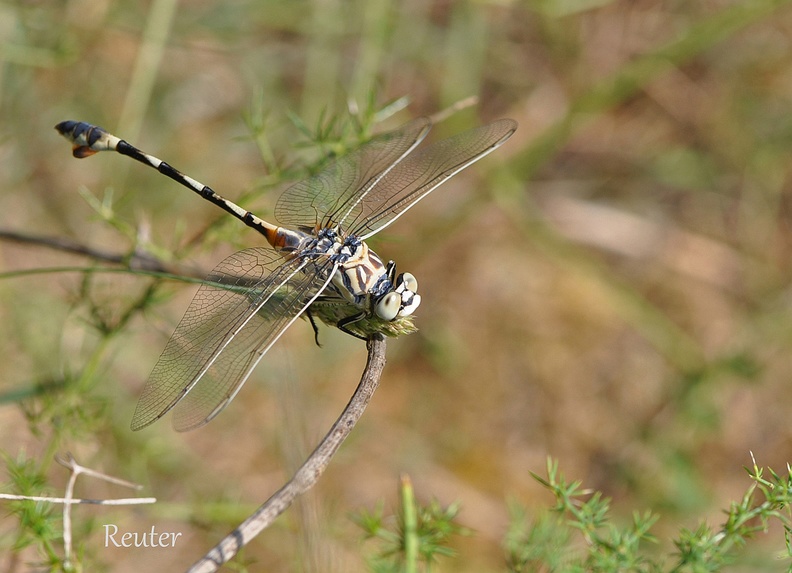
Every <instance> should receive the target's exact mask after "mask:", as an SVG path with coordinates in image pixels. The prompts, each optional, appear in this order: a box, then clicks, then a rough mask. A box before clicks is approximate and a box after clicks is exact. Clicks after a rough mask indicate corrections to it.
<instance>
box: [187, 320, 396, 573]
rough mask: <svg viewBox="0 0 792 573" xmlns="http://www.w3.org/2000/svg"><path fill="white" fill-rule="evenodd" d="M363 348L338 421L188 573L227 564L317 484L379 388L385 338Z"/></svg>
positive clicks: (202, 572) (381, 337)
mask: <svg viewBox="0 0 792 573" xmlns="http://www.w3.org/2000/svg"><path fill="white" fill-rule="evenodd" d="M366 348H367V349H368V358H367V361H366V368H365V370H363V375H362V376H361V378H360V384H358V387H357V389H356V390H355V393H354V394H353V395H352V398H351V399H350V400H349V403H348V404H347V405H346V408H344V411H343V412H342V413H341V415H340V416H339V417H338V420H336V422H335V424H333V427H332V428H331V429H330V431H329V432H328V433H327V435H326V436H325V437H324V439H323V440H322V441H321V442H320V443H319V445H318V446H317V447H316V449H315V450H314V451H313V453H312V454H311V455H310V456H308V459H306V460H305V463H304V464H303V465H302V466H301V467H300V469H298V470H297V472H296V473H295V474H294V477H292V479H291V480H289V481H288V482H287V483H286V485H284V486H283V487H282V488H281V489H279V490H278V491H277V492H276V493H275V494H273V496H272V497H270V498H269V499H268V500H267V501H266V502H265V503H264V504H263V505H262V506H261V507H259V508H258V509H257V510H256V511H255V513H253V514H252V515H251V516H250V517H248V518H247V519H246V520H245V521H244V522H243V523H242V524H240V525H239V527H237V528H236V529H235V530H234V531H232V532H231V533H229V534H228V535H227V536H226V537H225V539H223V540H222V541H221V542H220V543H218V544H217V545H216V546H215V547H214V548H212V549H211V550H210V551H209V552H208V553H207V554H206V555H204V556H203V558H201V560H200V561H198V562H196V563H195V564H194V565H193V566H192V567H190V569H188V573H210V572H211V571H217V570H218V569H219V568H220V566H221V565H223V564H224V563H227V562H228V561H229V560H230V559H231V558H232V557H234V555H236V554H237V552H238V551H239V550H240V549H241V548H242V547H244V546H245V545H247V544H248V543H249V542H250V541H251V540H252V539H253V538H254V537H256V535H258V534H259V533H261V532H262V531H263V530H264V529H265V528H266V527H268V526H270V525H271V524H272V523H273V522H274V521H275V519H276V518H277V517H278V516H279V515H280V514H281V513H283V512H284V511H286V509H287V508H288V507H289V506H290V505H291V504H292V502H293V501H294V500H295V499H296V498H297V496H299V495H301V494H303V493H305V492H306V491H308V490H309V489H311V488H312V487H313V486H314V485H315V484H316V482H317V481H319V478H320V477H321V475H322V473H324V471H325V469H326V468H327V466H328V464H329V463H330V459H331V458H332V457H333V455H335V453H336V451H337V450H338V448H339V446H340V445H341V443H342V442H343V441H344V440H345V439H346V438H347V436H349V434H350V432H351V431H352V428H354V427H355V424H357V421H358V420H359V419H360V417H361V416H362V415H363V411H364V410H365V409H366V406H367V405H368V403H369V400H371V397H372V396H373V395H374V392H375V391H376V390H377V387H378V386H379V381H380V376H382V369H383V368H384V367H385V338H384V337H383V336H382V335H379V334H377V335H375V336H374V337H372V338H371V339H369V341H368V342H367V343H366Z"/></svg>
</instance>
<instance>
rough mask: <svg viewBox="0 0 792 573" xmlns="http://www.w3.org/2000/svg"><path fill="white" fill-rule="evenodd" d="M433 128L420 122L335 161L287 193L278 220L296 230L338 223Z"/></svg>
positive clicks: (277, 209)
mask: <svg viewBox="0 0 792 573" xmlns="http://www.w3.org/2000/svg"><path fill="white" fill-rule="evenodd" d="M430 128H431V123H430V121H429V120H428V119H426V118H419V119H416V120H413V121H411V122H409V123H407V124H405V125H403V126H402V127H401V128H400V129H398V130H397V131H393V132H389V133H384V134H382V135H378V136H377V137H375V138H374V139H372V140H371V141H369V142H368V143H366V144H365V145H363V146H361V147H360V148H358V149H357V150H355V151H353V152H351V153H349V154H348V155H345V156H343V157H341V158H339V159H336V160H335V161H333V162H331V163H330V164H329V165H328V166H327V167H326V168H325V169H324V170H322V171H321V172H319V173H318V174H316V175H314V176H313V177H310V178H308V179H306V180H304V181H301V182H299V183H297V184H295V185H293V186H291V187H289V188H288V189H287V190H286V191H284V192H283V195H281V197H280V199H279V200H278V202H277V204H276V205H275V218H276V219H277V220H278V221H279V222H280V223H281V224H283V225H290V226H293V227H311V228H312V227H314V225H316V224H317V223H318V224H320V225H321V226H328V225H329V224H331V223H338V221H337V220H336V218H337V217H338V216H339V215H342V214H345V213H347V212H349V211H350V206H351V208H352V210H353V211H355V210H357V209H358V205H359V203H358V199H359V198H360V196H361V195H363V194H365V193H366V191H367V189H369V188H370V187H372V186H375V185H376V183H377V181H378V180H379V178H380V177H382V176H384V174H386V173H387V172H388V170H389V169H391V168H392V167H393V166H394V165H396V164H398V162H399V161H401V160H402V159H403V158H404V157H405V156H406V155H407V154H408V153H410V151H411V150H412V149H414V148H415V146H416V145H418V144H419V143H420V142H421V140H422V139H423V138H424V137H426V134H427V133H428V132H429V129H430Z"/></svg>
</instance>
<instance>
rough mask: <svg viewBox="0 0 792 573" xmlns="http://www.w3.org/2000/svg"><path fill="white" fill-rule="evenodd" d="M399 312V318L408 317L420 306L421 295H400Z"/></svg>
mask: <svg viewBox="0 0 792 573" xmlns="http://www.w3.org/2000/svg"><path fill="white" fill-rule="evenodd" d="M401 296H402V300H401V310H400V311H399V316H410V315H411V314H412V313H414V312H415V310H416V309H417V308H418V305H420V304H421V295H419V294H415V293H414V292H412V291H407V292H405V293H402V295H401Z"/></svg>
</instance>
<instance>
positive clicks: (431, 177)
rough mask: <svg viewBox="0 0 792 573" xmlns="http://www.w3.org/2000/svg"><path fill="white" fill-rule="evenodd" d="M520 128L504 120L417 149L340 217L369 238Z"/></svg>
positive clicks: (347, 227)
mask: <svg viewBox="0 0 792 573" xmlns="http://www.w3.org/2000/svg"><path fill="white" fill-rule="evenodd" d="M516 129H517V122H515V121H513V120H511V119H501V120H498V121H496V122H493V123H490V124H489V125H485V126H483V127H479V128H476V129H472V130H470V131H466V132H464V133H460V134H459V135H455V136H454V137H449V138H448V139H443V140H441V141H438V142H436V143H433V144H432V145H429V146H426V147H424V148H422V149H419V150H417V151H414V152H413V153H411V154H410V155H408V156H407V157H406V158H405V159H404V160H402V161H400V162H399V163H397V164H396V165H394V166H393V168H392V169H390V170H389V171H388V172H387V173H385V174H384V175H383V176H382V178H380V179H379V180H378V181H377V182H376V184H375V185H372V186H370V187H369V188H367V189H365V190H364V192H362V193H360V195H359V197H357V198H356V200H357V201H358V204H357V205H350V206H349V207H348V215H346V216H341V217H340V220H339V222H340V223H341V224H342V226H343V227H344V229H345V230H346V231H347V232H348V233H352V234H354V235H357V236H358V237H359V238H361V239H363V240H365V239H367V238H368V237H370V236H371V235H373V234H374V233H376V232H377V231H380V230H382V229H383V228H384V227H387V226H388V225H390V224H391V223H392V222H393V221H395V220H396V219H397V218H398V217H399V216H401V215H402V214H403V213H404V212H405V211H407V209H409V208H410V207H412V206H413V205H415V203H417V202H418V201H420V200H421V199H423V198H424V197H426V196H427V195H428V194H429V193H431V192H432V191H434V190H435V189H436V188H437V187H438V186H440V185H442V184H443V183H444V182H446V181H448V179H450V178H451V177H453V176H454V175H455V174H457V173H459V172H460V171H462V170H463V169H464V168H465V167H467V166H469V165H471V164H472V163H475V162H476V161H478V160H479V159H481V158H482V157H484V156H485V155H487V154H488V153H490V152H492V151H494V150H495V149H497V148H498V147H500V145H502V144H503V143H504V142H505V141H506V140H507V139H509V138H510V137H511V136H512V134H513V133H514V131H515V130H516Z"/></svg>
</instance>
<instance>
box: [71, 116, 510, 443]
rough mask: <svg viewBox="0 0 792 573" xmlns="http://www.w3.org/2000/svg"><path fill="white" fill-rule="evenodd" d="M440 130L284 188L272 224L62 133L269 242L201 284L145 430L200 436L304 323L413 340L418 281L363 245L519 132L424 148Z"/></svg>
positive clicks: (359, 153)
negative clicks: (189, 195)
mask: <svg viewBox="0 0 792 573" xmlns="http://www.w3.org/2000/svg"><path fill="white" fill-rule="evenodd" d="M431 127H432V122H431V120H430V119H428V118H418V119H415V120H412V121H410V122H408V123H406V124H405V125H403V126H401V127H400V128H399V129H397V130H395V131H392V132H388V133H384V134H380V135H377V136H375V137H373V138H372V139H371V140H369V141H368V142H367V143H365V144H364V145H362V146H361V147H359V148H358V149H356V150H355V151H352V152H350V153H348V154H347V155H344V156H342V157H340V158H337V159H335V160H333V161H331V162H330V163H329V164H328V165H327V166H326V167H325V168H324V169H322V170H321V171H320V172H318V173H317V174H316V175H313V176H311V177H309V178H308V179H305V180H303V181H301V182H299V183H296V184H294V185H292V186H291V187H289V188H287V189H286V190H285V191H284V192H283V194H282V195H281V196H280V198H279V199H278V201H277V203H276V205H275V210H274V216H275V219H276V220H277V221H278V222H279V223H280V225H276V224H273V223H269V222H267V221H265V220H264V219H261V218H259V217H257V216H256V215H254V214H253V213H251V212H250V211H247V210H246V209H244V208H242V207H240V206H239V205H236V204H235V203H233V202H231V201H229V200H228V199H225V198H223V197H221V196H220V195H218V194H217V193H216V192H215V191H214V190H213V189H211V188H210V187H208V186H207V185H204V184H203V183H200V182H199V181H196V180H195V179H193V178H192V177H189V176H188V175H185V174H183V173H182V172H181V171H178V170H177V169H175V168H173V167H172V166H171V165H169V164H168V163H166V162H165V161H162V160H161V159H158V158H157V157H154V156H153V155H149V154H148V153H146V152H144V151H142V150H140V149H138V148H137V147H135V146H133V145H132V144H130V143H128V142H126V141H124V140H123V139H120V138H118V137H116V136H114V135H112V134H111V133H109V132H107V131H106V130H104V129H102V128H101V127H98V126H96V125H92V124H89V123H85V122H81V121H63V122H61V123H59V124H58V125H57V126H55V129H56V130H57V131H58V132H59V133H60V134H61V135H63V136H64V137H65V138H66V139H68V140H69V141H70V142H71V143H72V153H73V155H74V156H75V157H77V158H84V157H88V156H91V155H93V154H95V153H98V152H100V151H115V152H117V153H120V154H121V155H125V156H127V157H131V158H132V159H135V160H137V161H139V162H140V163H143V164H144V165H147V166H149V167H152V168H154V169H156V170H157V171H159V172H160V173H162V174H163V175H166V176H167V177H170V178H171V179H173V180H174V181H176V182H177V183H179V184H181V185H183V186H184V187H186V188H188V189H190V190H192V191H194V192H195V193H197V194H198V195H200V196H201V197H203V198H204V199H206V200H207V201H209V202H211V203H213V204H214V205H216V206H218V207H220V208H221V209H223V210H224V211H226V212H227V213H229V214H231V215H233V216H234V217H236V218H237V219H239V220H241V221H242V222H243V223H244V224H245V225H247V226H248V227H250V228H252V229H254V230H256V231H258V232H259V233H261V234H262V235H264V237H265V239H266V240H267V243H269V246H267V247H252V248H248V249H245V250H242V251H239V252H237V253H235V254H233V255H231V256H229V257H228V258H226V259H225V260H223V261H222V262H221V263H220V264H219V265H218V266H217V267H216V268H215V269H214V270H213V271H212V272H211V273H210V274H209V275H208V276H207V277H206V280H205V281H204V282H203V283H202V284H201V286H200V287H199V289H198V292H197V293H196V294H195V297H194V298H193V300H192V302H191V303H190V305H189V307H188V308H187V311H186V313H185V315H184V317H183V318H182V319H181V321H180V322H179V324H178V326H177V328H176V330H175V332H174V333H173V335H172V336H171V338H170V340H169V342H168V343H167V345H166V346H165V349H164V350H163V352H162V354H161V356H160V358H159V360H158V361H157V363H156V365H155V366H154V369H153V371H152V372H151V375H150V376H149V379H148V381H147V382H146V384H145V386H144V388H143V392H142V394H141V396H140V399H139V401H138V404H137V406H136V408H135V413H134V414H133V417H132V423H131V428H132V430H140V429H142V428H145V427H146V426H149V425H150V424H152V423H154V422H155V421H157V420H159V419H160V418H162V417H163V416H164V415H165V414H167V413H168V412H169V411H171V410H173V419H172V422H173V427H174V428H175V429H176V430H177V431H187V430H192V429H194V428H198V427H200V426H203V425H204V424H206V423H208V422H209V421H210V420H212V419H213V418H214V417H215V416H217V415H218V414H219V413H220V412H221V411H222V410H223V409H224V408H225V407H226V406H228V404H229V403H230V402H231V401H232V400H233V399H234V397H235V396H236V395H237V393H238V392H239V391H240V389H241V388H242V386H243V385H244V383H245V382H246V381H247V379H248V378H249V377H250V375H251V373H252V372H253V369H254V368H255V367H256V365H257V364H258V363H259V362H260V361H261V359H262V358H263V357H264V355H266V354H267V352H268V351H269V350H270V348H272V346H273V345H274V344H275V343H276V342H277V341H278V339H279V338H280V337H281V336H282V335H283V333H284V332H285V331H286V330H287V329H288V328H289V327H290V326H291V325H292V324H293V323H294V322H295V321H296V320H297V319H298V318H299V317H304V318H307V319H308V320H309V321H310V323H311V325H312V327H313V329H314V335H315V336H316V337H317V342H318V328H317V325H316V319H318V320H319V321H320V322H322V323H324V324H327V325H330V326H335V327H338V328H339V329H340V330H342V331H343V332H346V333H347V334H350V335H352V336H355V337H357V338H362V339H368V338H369V337H371V336H372V335H375V334H377V333H379V334H383V335H386V336H399V335H402V334H409V333H411V332H414V331H415V330H416V327H415V324H414V320H413V319H414V312H415V310H416V309H417V308H418V306H419V304H420V303H421V297H420V295H419V294H418V293H417V290H418V281H417V279H416V278H415V276H413V275H412V274H410V273H407V272H404V273H397V271H396V264H395V263H394V262H393V261H388V262H387V263H385V262H384V261H383V259H381V258H380V257H379V256H378V255H377V254H376V253H375V252H374V251H373V250H372V249H370V248H369V246H368V245H367V244H366V240H367V239H369V238H370V237H371V236H373V235H374V234H376V233H378V232H380V231H382V230H383V229H384V228H386V227H387V226H389V225H391V224H392V223H393V222H394V221H396V220H397V219H398V218H399V217H401V216H402V215H403V214H404V213H405V212H407V210H409V209H410V208H411V207H413V206H414V205H415V204H416V203H418V201H420V200H421V199H423V198H424V197H426V196H427V195H428V194H429V193H431V192H432V191H434V190H435V189H436V188H437V187H438V186H440V185H441V184H442V183H444V182H445V181H447V180H448V179H449V178H450V177H452V176H453V175H455V174H457V173H459V172H460V171H462V170H463V169H465V168H466V167H468V166H469V165H471V164H473V163H475V162H476V161H478V160H479V159H481V158H482V157H484V156H485V155H487V154H489V153H491V152H492V151H494V150H495V149H497V148H498V147H499V146H501V145H502V144H503V143H504V142H505V141H506V140H507V139H509V138H510V137H511V136H512V134H514V132H515V130H516V129H517V123H516V122H515V121H513V120H511V119H501V120H498V121H495V122H493V123H490V124H488V125H485V126H482V127H478V128H475V129H472V130H469V131H465V132H463V133H461V134H458V135H455V136H452V137H450V138H447V139H442V140H440V141H437V142H435V143H432V144H430V145H426V146H421V147H419V144H420V143H421V142H422V141H423V140H424V138H425V137H426V135H427V134H428V133H429V130H430V129H431Z"/></svg>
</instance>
